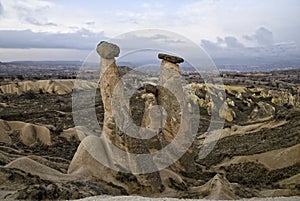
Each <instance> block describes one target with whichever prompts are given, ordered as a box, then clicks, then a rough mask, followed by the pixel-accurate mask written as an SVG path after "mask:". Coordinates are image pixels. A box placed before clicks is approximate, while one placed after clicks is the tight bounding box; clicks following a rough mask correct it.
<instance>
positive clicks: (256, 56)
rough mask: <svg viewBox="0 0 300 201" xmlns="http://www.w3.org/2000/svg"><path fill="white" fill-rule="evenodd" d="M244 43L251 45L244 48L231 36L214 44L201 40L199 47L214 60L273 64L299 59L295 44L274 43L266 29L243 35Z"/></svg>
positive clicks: (299, 55)
mask: <svg viewBox="0 0 300 201" xmlns="http://www.w3.org/2000/svg"><path fill="white" fill-rule="evenodd" d="M243 39H245V40H246V41H250V42H252V43H253V44H254V45H253V44H252V45H251V46H246V45H245V44H243V43H242V42H241V41H240V40H238V39H237V38H235V37H233V36H225V37H224V38H221V37H218V38H217V40H216V42H213V41H210V40H202V41H201V46H202V47H203V48H204V49H205V50H206V51H207V52H208V54H209V55H210V56H211V57H212V58H214V59H226V61H230V62H232V63H234V62H240V63H243V62H247V63H252V62H255V61H258V60H259V61H260V62H270V61H272V62H274V61H288V60H295V61H296V60H297V61H299V59H300V49H299V48H298V47H297V45H296V43H295V42H282V43H274V39H273V34H272V32H271V31H269V30H268V29H266V28H263V27H261V28H259V29H257V30H256V31H255V34H252V35H245V36H244V37H243Z"/></svg>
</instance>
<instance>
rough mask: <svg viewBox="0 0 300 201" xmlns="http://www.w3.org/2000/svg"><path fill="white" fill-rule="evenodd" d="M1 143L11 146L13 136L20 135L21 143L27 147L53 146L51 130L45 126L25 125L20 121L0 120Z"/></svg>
mask: <svg viewBox="0 0 300 201" xmlns="http://www.w3.org/2000/svg"><path fill="white" fill-rule="evenodd" d="M0 133H1V137H0V142H4V143H7V144H10V143H11V142H12V140H11V137H10V136H11V135H12V134H13V133H18V138H19V139H20V141H21V142H22V143H23V144H24V145H27V146H33V145H34V144H36V143H40V142H41V143H42V144H45V145H51V135H50V130H49V129H48V128H46V127H45V126H39V125H34V124H30V123H24V122H20V121H3V120H0Z"/></svg>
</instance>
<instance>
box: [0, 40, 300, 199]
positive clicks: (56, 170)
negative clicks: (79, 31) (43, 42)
mask: <svg viewBox="0 0 300 201" xmlns="http://www.w3.org/2000/svg"><path fill="white" fill-rule="evenodd" d="M103 46H105V47H103ZM103 49H104V50H105V51H104V50H103ZM108 50H109V51H108ZM98 53H99V55H100V56H101V57H102V60H101V64H100V65H101V69H102V70H103V69H105V70H106V71H105V70H104V71H103V72H104V73H102V74H101V76H102V77H101V79H100V82H99V84H97V83H93V82H89V81H87V80H84V81H82V82H80V83H81V84H80V85H79V86H77V89H80V90H82V91H85V92H86V93H88V92H89V90H92V89H93V88H97V89H96V95H95V103H94V107H95V111H96V115H97V120H98V122H99V124H100V126H101V128H102V129H103V130H104V131H105V136H107V138H108V139H109V140H110V141H111V142H112V143H114V144H115V145H116V146H118V147H119V148H120V149H123V150H125V151H127V152H133V153H153V152H155V151H156V150H159V149H160V148H161V147H160V146H161V145H166V144H169V143H170V142H171V141H172V139H174V138H175V136H174V133H176V132H177V131H178V129H179V128H178V121H187V120H185V119H183V120H182V119H181V120H180V116H181V113H180V112H179V110H178V109H176V108H177V107H178V102H177V101H174V97H172V94H170V93H169V92H168V91H166V90H165V91H164V89H161V88H159V87H158V86H156V85H155V84H144V82H142V81H139V80H137V85H138V86H139V91H138V92H137V93H135V94H134V95H133V96H132V97H131V98H130V103H129V106H130V108H131V109H130V115H131V117H132V119H133V121H134V123H135V124H136V125H139V126H143V127H146V128H148V129H149V130H150V131H153V130H154V131H155V129H157V126H156V123H157V122H155V121H156V119H155V118H154V117H153V116H151V115H150V113H151V109H153V108H155V107H154V106H155V105H161V106H163V107H164V109H165V110H166V112H167V113H168V114H169V115H167V116H166V119H165V122H166V123H165V127H164V128H163V129H162V131H161V133H160V134H159V135H161V136H162V138H160V136H159V135H158V137H153V138H151V139H150V140H148V141H146V143H145V142H143V141H142V140H137V139H133V138H130V137H128V136H126V135H124V133H123V132H122V130H121V129H120V128H119V127H117V126H116V122H115V120H114V119H113V118H112V110H111V105H110V102H111V101H112V96H111V90H112V89H111V88H113V87H114V86H115V85H116V83H117V81H118V79H119V76H122V75H123V74H125V73H127V72H128V71H129V70H130V68H124V67H123V68H118V67H117V63H116V62H115V60H114V58H115V57H117V56H118V47H115V46H110V44H106V43H102V44H99V46H98ZM159 58H161V59H162V64H161V75H160V78H159V80H157V82H158V83H160V85H161V86H170V85H171V86H172V87H174V88H175V89H176V88H178V85H176V83H179V82H178V81H177V82H176V79H175V78H174V76H175V77H176V76H177V75H180V66H179V64H178V63H180V62H182V60H181V58H178V57H172V56H169V55H159ZM132 73H133V74H135V73H138V72H134V71H132ZM299 75H300V70H299V69H298V70H291V71H276V72H268V73H240V74H237V73H223V74H222V75H221V76H222V78H223V83H224V84H225V85H224V91H225V94H226V97H224V100H223V102H222V107H220V108H217V114H218V118H220V119H223V120H225V123H224V127H223V128H222V129H219V130H218V131H219V132H220V133H221V136H220V139H219V140H218V141H217V142H216V145H215V147H214V149H213V151H212V152H210V153H209V154H208V155H207V156H206V157H201V154H199V153H201V151H200V150H201V149H202V148H203V146H205V145H206V143H207V142H206V141H205V139H206V138H207V137H208V136H209V135H210V134H211V133H210V132H208V127H209V122H210V119H211V115H212V114H211V112H212V111H213V110H216V108H215V106H214V105H213V104H212V99H213V98H214V97H219V94H217V93H215V91H214V90H212V89H214V88H218V87H220V86H208V85H207V84H205V83H204V82H203V81H202V78H201V76H200V75H197V74H193V75H190V74H189V75H183V76H184V77H185V80H186V82H187V83H186V84H185V85H184V87H183V90H182V91H180V90H179V91H177V92H176V93H179V94H180V95H181V96H180V97H186V99H182V100H180V102H184V107H186V111H188V108H189V104H194V105H196V106H197V108H199V111H198V112H199V114H200V117H199V118H200V121H199V124H198V125H196V133H197V136H196V139H195V141H194V142H193V144H192V146H191V147H190V149H189V150H188V151H187V153H186V154H184V155H183V156H182V157H181V158H180V159H179V160H178V161H177V162H175V163H174V164H173V165H171V166H170V167H168V168H165V169H164V170H160V171H157V172H151V173H145V174H132V173H130V172H128V173H124V172H122V171H118V170H111V169H109V168H107V167H105V166H103V165H102V164H100V163H99V161H98V160H97V156H96V157H95V156H93V155H92V154H91V153H97V152H107V149H106V148H101V146H103V143H104V142H103V141H101V140H99V136H97V134H95V133H93V132H94V131H91V130H89V129H88V128H87V127H85V126H84V125H81V126H78V125H76V126H75V124H74V121H73V113H72V112H78V111H73V110H72V95H73V85H74V80H72V79H51V80H38V81H30V80H25V81H18V82H17V81H9V82H8V81H7V80H2V81H1V83H0V198H1V199H36V200H45V199H79V198H85V197H90V196H96V195H114V196H117V195H132V194H134V195H141V196H148V197H156V198H160V197H171V198H185V199H241V198H254V197H255V198H257V197H259V198H268V197H282V196H283V197H290V198H291V199H294V200H296V199H298V198H299V197H291V196H300V123H299V122H300V93H299V92H300V83H299ZM137 77H138V78H140V79H141V80H143V79H146V78H147V79H148V78H149V77H147V76H146V75H145V76H144V77H143V75H142V74H139V75H138V76H137ZM174 80H175V82H174ZM152 81H153V80H152ZM174 83H175V84H174ZM110 87H111V88H110ZM125 87H126V86H125ZM122 93H123V92H122V91H120V93H119V94H122ZM103 97H104V98H103ZM174 108H175V109H174ZM171 117H173V118H171ZM176 122H177V123H176ZM191 122H192V121H191V120H190V119H189V121H187V124H186V125H188V126H191V127H194V126H193V125H190V123H191ZM86 126H87V125H86ZM150 131H149V132H150ZM154 131H153V132H154ZM158 138H159V139H160V140H159V139H158ZM128 142H129V143H128ZM158 142H159V143H160V144H159V145H158ZM186 143H188V142H186ZM87 145H88V146H89V147H93V149H95V151H94V152H92V151H91V150H90V149H89V147H88V146H87ZM101 156H102V155H101ZM106 157H107V160H108V161H109V160H112V161H113V159H110V158H109V156H106ZM150 162H151V161H150ZM153 163H154V164H155V163H156V161H155V160H153ZM130 165H131V168H133V167H139V166H140V165H141V164H130ZM124 167H125V168H126V164H124ZM99 199H102V198H101V197H99ZM103 199H104V200H105V199H108V197H104V198H103ZM137 199H138V198H137ZM286 199H287V200H288V198H286ZM266 200H267V199H266Z"/></svg>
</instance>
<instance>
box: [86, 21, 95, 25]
mask: <svg viewBox="0 0 300 201" xmlns="http://www.w3.org/2000/svg"><path fill="white" fill-rule="evenodd" d="M85 24H86V25H95V22H94V21H89V22H85Z"/></svg>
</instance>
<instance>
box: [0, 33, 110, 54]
mask: <svg viewBox="0 0 300 201" xmlns="http://www.w3.org/2000/svg"><path fill="white" fill-rule="evenodd" d="M105 39H107V38H106V37H105V36H104V34H103V33H94V32H90V31H88V30H85V29H81V30H79V31H77V32H75V33H56V34H51V33H46V32H37V33H36V32H32V31H30V30H23V31H16V30H0V48H66V49H82V50H91V49H94V48H95V47H96V45H97V44H98V42H99V41H101V40H105Z"/></svg>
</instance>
